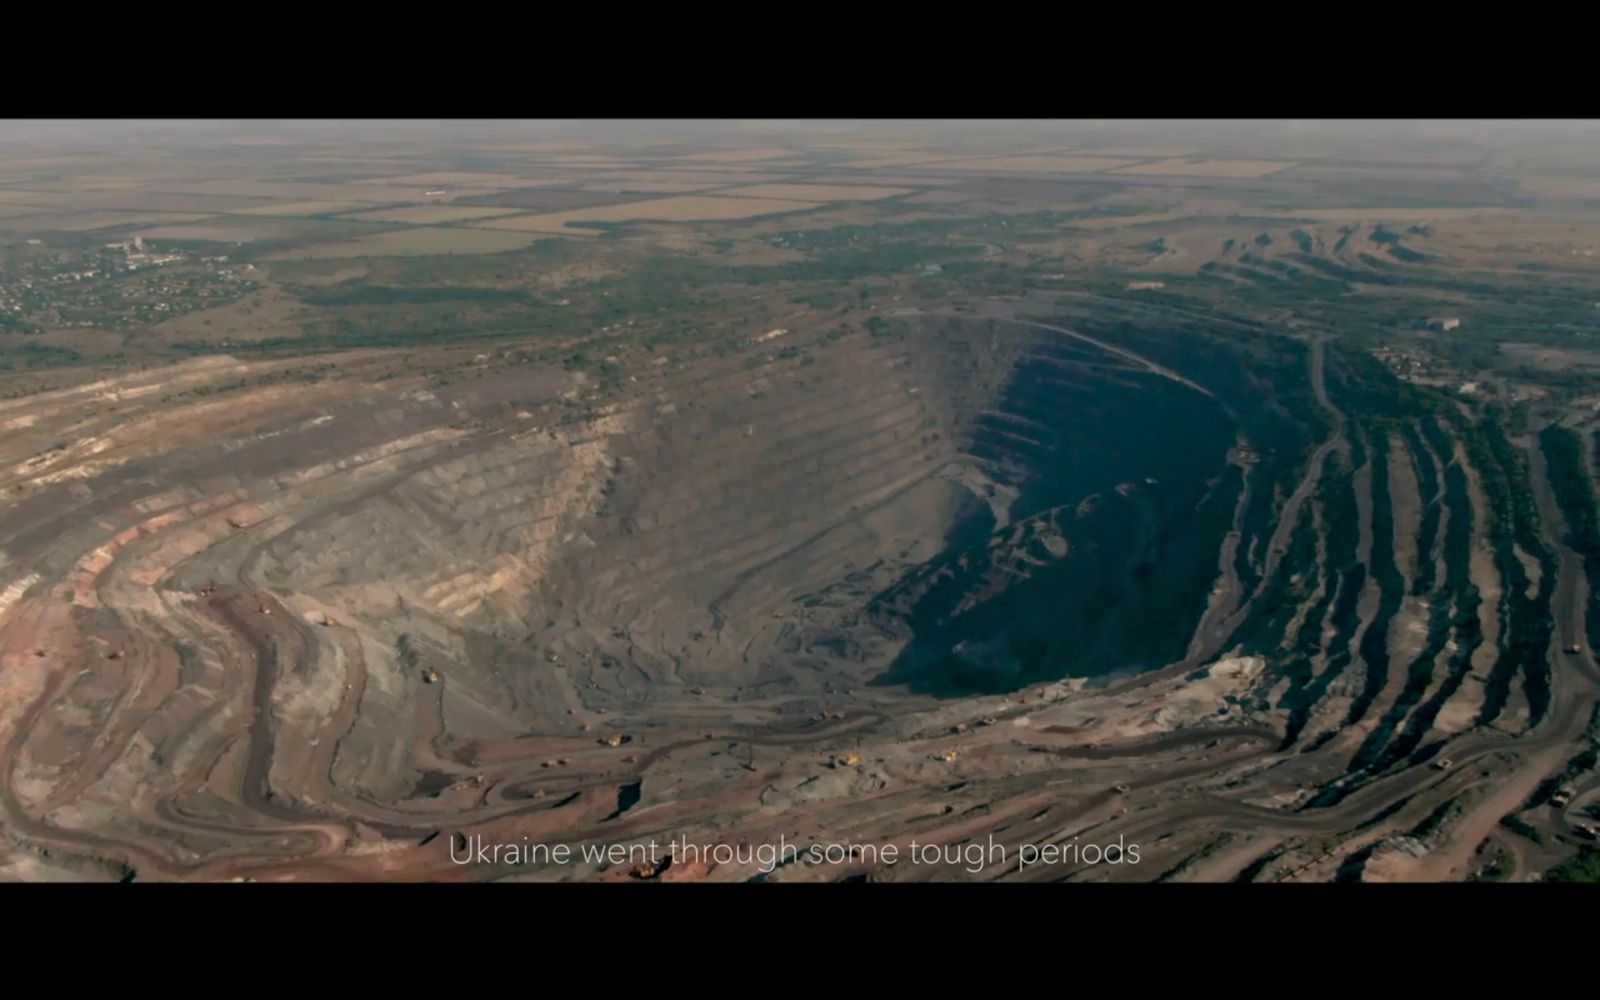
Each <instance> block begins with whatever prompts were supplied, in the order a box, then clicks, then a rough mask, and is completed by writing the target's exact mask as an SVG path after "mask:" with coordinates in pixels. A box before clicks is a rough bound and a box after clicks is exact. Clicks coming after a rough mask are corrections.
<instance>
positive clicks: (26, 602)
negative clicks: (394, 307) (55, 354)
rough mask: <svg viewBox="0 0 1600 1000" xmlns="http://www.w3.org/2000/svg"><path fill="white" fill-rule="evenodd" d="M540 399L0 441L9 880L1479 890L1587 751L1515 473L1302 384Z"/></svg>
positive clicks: (1563, 594) (192, 364)
mask: <svg viewBox="0 0 1600 1000" xmlns="http://www.w3.org/2000/svg"><path fill="white" fill-rule="evenodd" d="M560 357H561V354H560V353H559V351H556V352H546V353H544V354H540V353H537V352H534V353H526V352H523V351H520V350H515V349H502V348H493V347H491V348H483V347H474V348H462V349H417V350H410V351H402V352H397V351H393V350H364V351H363V350H357V351H346V352H342V353H338V354H333V355H322V356H317V357H312V358H304V357H302V358H293V359H283V358H271V357H262V358H256V359H253V360H239V359H236V358H234V357H230V356H225V355H213V356H208V357H201V358H196V359H193V360H190V361H184V362H179V363H173V364H158V365H151V366H148V367H146V368H144V369H143V370H138V371H128V370H124V371H122V372H120V373H116V374H110V375H85V376H84V377H83V378H81V379H77V380H76V381H74V380H72V379H63V380H58V382H57V384H54V385H52V386H51V387H50V388H48V389H47V390H46V391H42V392H37V393H33V394H29V395H23V396H17V397H14V398H8V399H4V400H0V870H3V871H4V872H5V873H6V874H7V876H8V877H11V878H22V879H52V878H53V879H96V880H117V879H122V880H135V879H136V880H138V881H165V880H204V881H230V880H254V881H366V880H426V881H482V880H489V879H511V880H529V881H549V880H585V881H586V880H602V881H633V880H656V881H664V882H672V881H696V880H700V881H751V880H758V881H840V880H846V879H867V880H872V881H901V880H911V881H915V880H935V881H936V880H982V881H1009V880H1051V881H1054V880H1100V879H1109V880H1130V881H1154V880H1158V879H1167V880H1200V881H1218V880H1246V881H1271V880H1286V879H1311V880H1331V879H1335V878H1368V879H1441V880H1443V879H1464V878H1467V877H1469V876H1470V875H1471V874H1472V873H1473V871H1474V870H1475V868H1476V866H1477V865H1478V864H1479V863H1480V862H1479V860H1478V854H1479V851H1480V846H1481V845H1482V844H1483V843H1484V842H1485V839H1486V838H1488V837H1489V836H1490V835H1491V834H1492V833H1493V832H1494V831H1495V829H1496V824H1497V823H1498V821H1499V820H1500V819H1501V817H1502V816H1504V815H1506V814H1507V813H1509V812H1511V811H1513V810H1514V809H1515V808H1516V807H1517V806H1518V805H1519V804H1521V803H1522V802H1523V801H1524V800H1525V799H1526V798H1527V797H1528V796H1530V795H1533V794H1535V793H1536V792H1537V790H1538V789H1539V788H1541V787H1543V785H1544V784H1547V783H1550V782H1551V781H1552V780H1557V779H1558V777H1559V774H1560V773H1561V770H1562V768H1563V767H1564V766H1565V765H1566V764H1567V762H1568V761H1569V759H1570V758H1571V757H1572V756H1573V755H1574V754H1577V753H1579V752H1580V751H1581V749H1582V745H1583V742H1584V740H1585V739H1586V738H1587V737H1586V736H1585V733H1586V727H1588V726H1590V724H1591V721H1592V706H1593V704H1594V695H1595V691H1596V689H1597V687H1600V676H1597V675H1596V672H1595V668H1594V663H1593V661H1592V660H1591V659H1590V657H1589V656H1588V654H1587V653H1586V652H1585V649H1586V648H1587V646H1588V644H1589V638H1588V636H1587V635H1585V634H1584V626H1583V623H1582V619H1583V610H1584V608H1585V606H1586V605H1587V602H1588V596H1587V583H1588V582H1587V579H1586V577H1585V564H1584V562H1583V560H1582V559H1581V558H1580V557H1579V556H1578V555H1576V554H1575V553H1574V552H1573V551H1572V550H1571V549H1569V548H1568V547H1567V543H1566V541H1565V539H1564V537H1563V533H1562V531H1561V530H1560V524H1561V519H1562V517H1563V513H1562V511H1561V510H1560V509H1559V505H1558V504H1557V501H1556V500H1555V499H1554V498H1553V497H1552V496H1551V495H1550V491H1549V488H1548V483H1547V478H1548V477H1547V475H1546V472H1545V468H1544V462H1545V457H1544V455H1543V454H1542V453H1541V452H1540V450H1539V448H1538V447H1537V446H1536V445H1535V444H1530V443H1528V442H1521V441H1517V440H1512V439H1508V438H1505V437H1504V436H1495V435H1494V434H1492V433H1490V432H1488V431H1485V430H1484V428H1483V427H1482V425H1480V424H1477V423H1474V422H1472V421H1470V420H1468V419H1466V418H1461V419H1456V418H1454V417H1450V416H1449V415H1446V416H1437V417H1436V416H1429V417H1426V418H1423V419H1413V420H1409V421H1404V420H1393V419H1389V420H1382V419H1378V418H1372V419H1369V418H1368V417H1367V416H1366V415H1365V413H1364V412H1357V411H1356V410H1355V409H1354V408H1353V407H1352V406H1351V405H1349V403H1348V400H1351V399H1355V398H1358V397H1357V395H1356V394H1357V393H1359V392H1360V391H1362V386H1363V385H1364V384H1365V383H1364V382H1363V379H1365V378H1367V376H1368V374H1369V373H1368V369H1367V368H1366V367H1363V366H1362V365H1361V364H1360V363H1359V359H1358V358H1357V357H1356V356H1355V355H1354V354H1353V353H1349V354H1347V353H1344V352H1340V351H1339V350H1338V349H1337V347H1336V346H1335V345H1330V344H1329V343H1327V342H1326V338H1325V337H1324V336H1322V335H1321V334H1319V333H1318V332H1317V331H1315V330H1306V331H1302V332H1300V333H1298V334H1296V335H1293V336H1289V335H1282V334H1280V333H1272V334H1270V335H1269V334H1268V333H1265V332H1263V331H1261V330H1259V329H1254V328H1246V327H1244V326H1238V328H1232V327H1227V326H1225V325H1224V324H1222V323H1221V322H1220V321H1218V322H1217V323H1214V324H1209V325H1208V323H1207V322H1206V321H1202V320H1197V319H1195V318H1193V317H1188V318H1185V317H1182V316H1176V315H1172V314H1168V313H1164V312H1162V311H1161V310H1158V309H1136V308H1133V307H1126V308H1124V309H1123V310H1122V311H1121V312H1120V313H1119V312H1117V311H1116V310H1115V309H1112V308H1111V307H1109V306H1107V307H1104V308H1102V307H1099V306H1095V305H1094V304H1092V303H1088V304H1085V303H1080V304H1079V305H1078V306H1076V307H1074V308H1069V307H1067V306H1064V305H1061V306H1058V307H1054V308H1036V309H1034V310H1033V311H1031V312H1026V313H1024V312H1019V311H1016V310H1014V309H1011V308H1010V307H1002V306H1000V305H998V304H994V303H988V304H985V306H984V307H983V308H978V307H968V306H966V305H962V306H952V307H950V308H948V309H945V310H934V309H928V310H919V309H913V308H906V309H902V310H897V311H893V310H886V311H885V312H884V313H883V314H881V315H880V316H879V317H878V318H877V319H876V320H875V322H873V323H871V324H868V328H866V329H861V328H854V327H852V328H849V329H847V330H841V329H840V328H838V327H837V326H832V325H829V324H825V323H815V324H812V325H809V326H808V325H807V324H806V323H805V321H804V320H803V319H800V320H795V321H791V322H790V325H789V326H787V327H770V328H769V327H764V326H752V327H751V328H750V329H749V330H747V331H744V332H742V333H741V334H740V335H739V336H738V338H737V342H736V344H735V345H734V346H732V347H729V346H727V345H726V344H722V345H721V346H719V348H718V349H716V350H710V349H697V348H696V347H695V346H694V345H693V344H692V343H688V342H682V343H677V342H675V343H672V344H669V345H667V346H665V347H657V348H649V347H643V346H640V347H636V348H634V349H632V350H630V351H628V352H626V353H624V354H623V355H621V356H618V357H615V358H608V359H607V361H606V363H605V365H604V366H602V367H600V368H595V367H593V366H590V367H583V366H574V365H563V364H561V363H560V361H559V359H560ZM1530 483H1531V484H1532V487H1531V496H1532V498H1533V499H1532V500H1530V501H1529V504H1530V506H1528V508H1527V512H1528V515H1529V516H1528V517H1527V518H1526V519H1523V520H1517V519H1516V518H1515V517H1513V518H1512V519H1511V520H1509V521H1504V522H1502V520H1501V519H1500V517H1499V511H1498V510H1497V508H1496V503H1497V500H1496V497H1497V496H1509V495H1512V494H1511V493H1507V492H1506V491H1507V489H1511V490H1513V491H1514V490H1515V488H1516V487H1517V486H1519V485H1521V486H1527V484H1530ZM1508 484H1510V485H1509V487H1508ZM1495 491H1500V492H1499V493H1496V492H1495ZM1518 509H1519V510H1520V508H1518ZM672 842H678V843H679V844H694V845H697V849H696V850H695V851H692V852H681V851H680V852H676V853H675V852H671V851H669V852H667V853H666V854H664V855H661V856H658V857H656V858H653V859H650V860H641V859H639V858H638V857H636V856H635V852H633V851H631V850H628V848H633V847H642V845H646V844H653V845H667V844H669V843H672ZM1091 843H1092V844H1094V845H1100V846H1101V847H1103V846H1104V845H1108V844H1117V845H1119V846H1120V847H1121V848H1122V849H1123V850H1122V853H1121V854H1120V855H1119V859H1120V860H1121V861H1122V862H1123V863H1108V862H1110V860H1111V859H1110V856H1109V854H1108V853H1107V852H1106V851H1103V850H1097V851H1096V852H1095V853H1093V854H1090V853H1089V852H1088V851H1086V850H1083V849H1081V848H1082V846H1083V845H1086V844H1091ZM772 844H786V845H794V846H796V847H797V848H798V849H797V850H796V851H795V852H794V853H793V854H791V855H782V856H778V857H777V860H776V861H775V862H774V861H772V860H771V859H772V855H770V854H769V855H767V856H766V857H767V859H768V860H767V861H766V862H763V861H762V860H761V859H762V857H763V855H762V853H761V852H760V851H759V850H756V848H759V847H760V846H761V845H772ZM913 844H916V845H918V846H919V847H920V853H919V854H913V850H914V848H913ZM974 844H982V845H992V844H999V845H1001V847H1002V850H1003V852H1005V854H1006V857H1005V862H1004V863H997V864H987V865H986V864H979V865H973V864H972V863H971V860H972V853H971V851H969V850H966V849H965V848H966V847H967V846H968V845H974ZM483 845H498V846H497V848H496V849H495V850H492V851H479V850H477V848H479V847H482V846H483ZM507 845H510V847H509V848H508V847H507ZM552 845H566V846H567V850H568V852H569V853H567V854H565V855H563V856H562V858H561V859H558V858H556V857H553V856H552V854H551V850H550V849H551V846H552ZM615 845H623V847H624V850H623V851H622V852H621V853H620V854H617V855H615V856H607V857H603V858H602V857H599V856H598V855H592V854H591V855H586V854H585V853H584V850H583V849H584V847H585V846H588V847H591V848H593V847H596V846H604V847H607V848H611V847H614V846H615ZM839 845H851V849H849V850H842V851H841V850H838V849H837V848H838V847H839ZM930 845H931V847H930ZM715 846H720V847H721V850H720V851H717V850H712V849H711V848H712V847H715ZM890 846H893V847H895V848H897V849H898V851H890V852H887V857H886V852H885V849H886V848H888V847H890ZM931 848H936V849H931ZM1130 848H1131V850H1130ZM1028 852H1032V853H1031V854H1029V853H1028ZM1019 855H1020V856H1023V857H1031V858H1033V859H1034V862H1033V863H1027V864H1019V863H1017V862H1018V858H1019ZM463 858H467V859H468V860H467V861H465V862H464V861H463V860H462V859H463Z"/></svg>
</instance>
